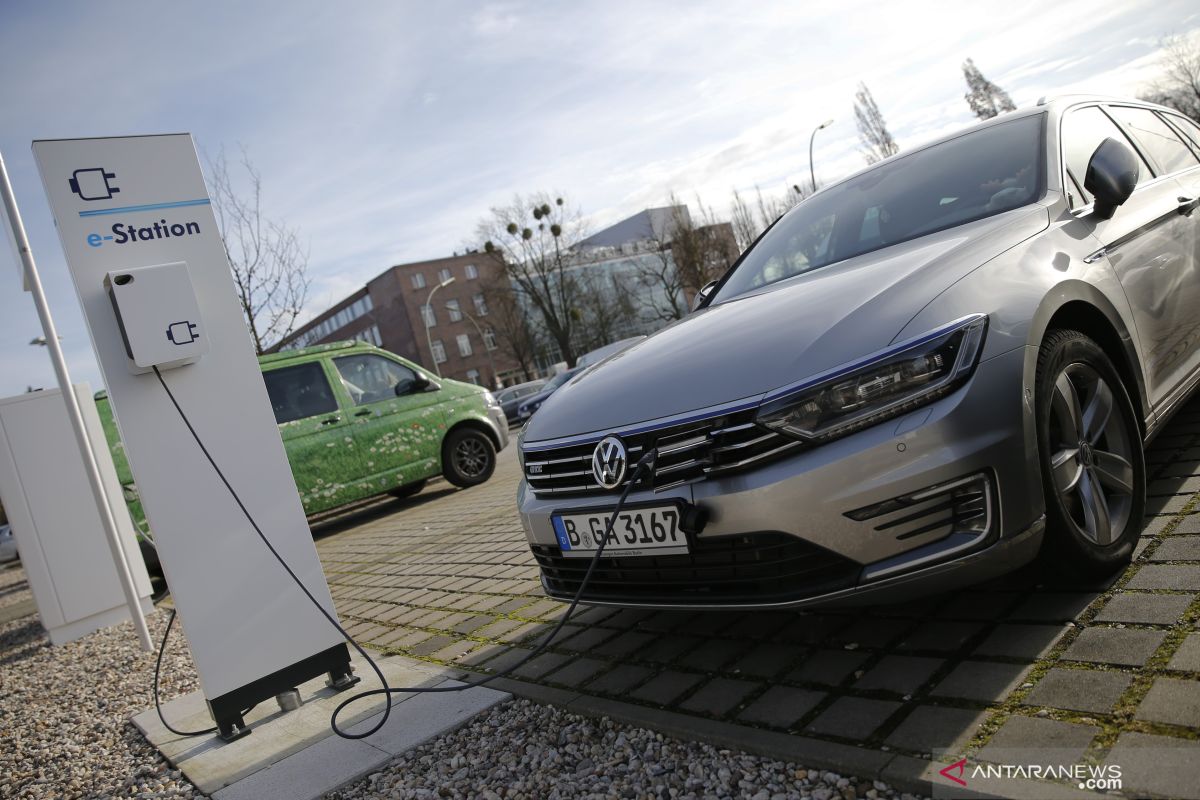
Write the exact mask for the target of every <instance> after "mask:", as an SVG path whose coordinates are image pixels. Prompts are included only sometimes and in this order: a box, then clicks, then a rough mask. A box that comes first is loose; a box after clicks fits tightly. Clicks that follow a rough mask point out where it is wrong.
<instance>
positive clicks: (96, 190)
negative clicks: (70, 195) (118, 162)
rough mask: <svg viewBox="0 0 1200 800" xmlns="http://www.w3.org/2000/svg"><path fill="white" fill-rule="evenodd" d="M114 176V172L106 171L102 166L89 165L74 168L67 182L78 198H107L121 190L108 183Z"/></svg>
mask: <svg viewBox="0 0 1200 800" xmlns="http://www.w3.org/2000/svg"><path fill="white" fill-rule="evenodd" d="M116 177H117V175H116V173H114V172H106V171H105V170H104V168H103V167H89V168H88V169H77V170H75V171H74V172H73V173H71V177H70V179H69V180H68V181H67V182H68V183H69V184H70V186H71V191H72V192H74V193H75V194H77V195H79V199H80V200H109V199H111V198H112V196H113V195H114V194H117V193H118V192H120V191H121V190H120V189H118V188H117V187H116V186H113V185H112V184H111V183H109V181H111V180H113V179H114V178H116Z"/></svg>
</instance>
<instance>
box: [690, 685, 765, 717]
mask: <svg viewBox="0 0 1200 800" xmlns="http://www.w3.org/2000/svg"><path fill="white" fill-rule="evenodd" d="M760 686H761V684H758V683H755V682H753V681H739V680H734V679H732V678H713V679H712V680H711V681H709V682H708V683H706V684H704V685H703V686H701V687H700V689H699V690H698V691H697V692H696V693H695V694H693V695H692V696H691V697H689V698H688V699H687V700H684V701H683V702H682V703H680V704H679V707H680V708H685V709H687V710H688V711H696V712H699V713H701V714H708V715H709V716H713V717H723V716H725V715H726V714H728V713H729V712H730V711H732V710H733V709H735V708H736V707H737V706H738V704H739V703H741V702H742V700H743V699H745V698H746V696H747V695H749V694H750V693H751V692H754V691H756V690H757V689H758V688H759V687H760Z"/></svg>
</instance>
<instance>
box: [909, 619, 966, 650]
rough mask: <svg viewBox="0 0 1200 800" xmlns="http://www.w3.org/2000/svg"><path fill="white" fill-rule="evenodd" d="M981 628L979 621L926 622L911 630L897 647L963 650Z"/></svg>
mask: <svg viewBox="0 0 1200 800" xmlns="http://www.w3.org/2000/svg"><path fill="white" fill-rule="evenodd" d="M981 630H983V625H982V624H981V623H978V622H926V623H924V624H922V625H921V626H920V627H919V628H917V629H916V630H914V631H909V633H908V635H907V636H905V637H904V640H903V641H901V642H899V643H898V644H897V645H896V649H897V650H914V651H929V652H936V653H953V652H956V651H958V650H961V649H962V647H963V645H965V644H966V643H967V641H969V640H970V639H971V637H972V636H975V635H976V634H978V633H979V632H980V631H981Z"/></svg>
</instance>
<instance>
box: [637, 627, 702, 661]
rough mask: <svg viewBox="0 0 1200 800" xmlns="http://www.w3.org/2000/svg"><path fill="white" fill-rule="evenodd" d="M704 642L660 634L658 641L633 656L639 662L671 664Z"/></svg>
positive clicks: (693, 637) (693, 638) (695, 638)
mask: <svg viewBox="0 0 1200 800" xmlns="http://www.w3.org/2000/svg"><path fill="white" fill-rule="evenodd" d="M702 641H703V640H702V639H699V638H697V637H695V636H677V635H671V634H660V636H659V638H658V639H657V640H656V641H654V642H652V643H651V644H650V645H649V646H648V647H645V648H643V649H642V650H639V651H638V652H636V653H634V654H633V655H634V656H635V657H636V658H637V659H638V660H639V661H654V662H657V663H659V664H669V663H671V662H673V661H676V660H678V659H679V658H680V657H681V656H682V655H683V654H684V653H686V652H687V651H689V650H691V649H692V648H694V647H696V645H698V644H700V642H702Z"/></svg>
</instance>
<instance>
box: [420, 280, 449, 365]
mask: <svg viewBox="0 0 1200 800" xmlns="http://www.w3.org/2000/svg"><path fill="white" fill-rule="evenodd" d="M452 283H454V276H453V275H451V276H450V277H449V278H446V280H444V281H442V282H441V283H439V284H438V285H437V286H435V287H433V288H432V289H430V290H429V294H427V295H425V308H428V309H429V313H430V314H432V313H433V293H434V292H436V291H437V290H438V289H440V288H442V287H443V286H449V285H450V284H452ZM425 308H422V309H421V316H422V317H423V318H424V319H425V341H426V342H428V343H429V358H430V360H431V361H433V369H434V371H435V372H436V373H437V376H438V377H439V378H440V377H442V368H441V367H440V366H438V360H437V356H435V355H434V354H433V334H431V333H430V332H429V317H427V316H426V315H425Z"/></svg>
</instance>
